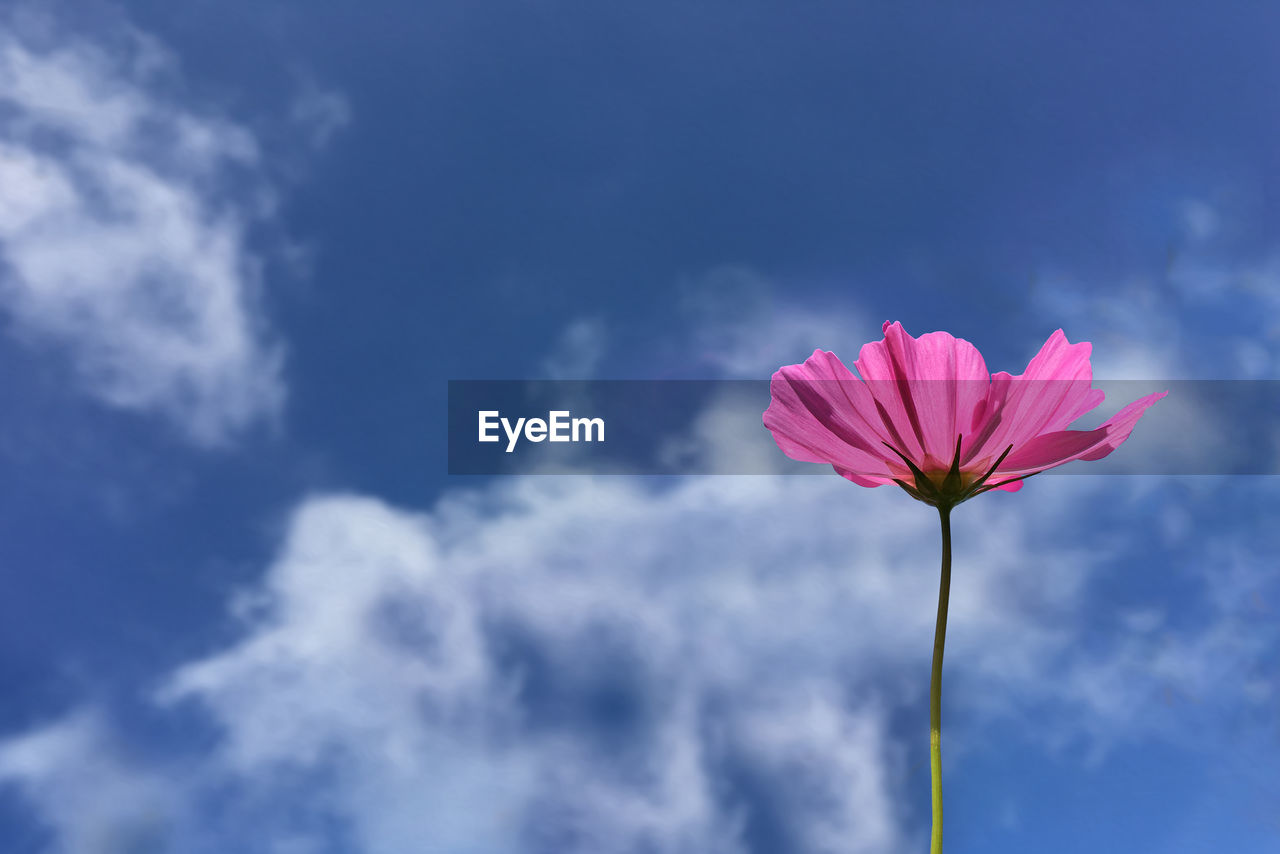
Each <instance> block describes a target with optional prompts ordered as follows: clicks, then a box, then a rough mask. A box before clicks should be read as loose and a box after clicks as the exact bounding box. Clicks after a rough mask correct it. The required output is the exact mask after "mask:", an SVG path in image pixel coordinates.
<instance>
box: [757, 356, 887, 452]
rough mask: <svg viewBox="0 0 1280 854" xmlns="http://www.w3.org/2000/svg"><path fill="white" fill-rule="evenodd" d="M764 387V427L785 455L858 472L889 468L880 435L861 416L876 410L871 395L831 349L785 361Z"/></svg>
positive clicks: (874, 426)
mask: <svg viewBox="0 0 1280 854" xmlns="http://www.w3.org/2000/svg"><path fill="white" fill-rule="evenodd" d="M769 389H770V393H771V396H772V400H771V401H770V403H769V408H768V409H766V410H765V413H764V418H763V420H764V425H765V427H767V428H769V431H770V432H771V433H772V434H773V439H774V441H775V442H776V443H777V444H778V447H779V448H780V449H781V450H782V452H783V453H784V454H786V455H787V456H789V457H791V458H792V459H795V460H800V461H802V462H812V463H828V464H831V465H833V466H835V467H836V468H837V470H841V469H843V470H845V471H848V472H852V473H854V474H857V475H877V476H882V477H883V476H884V475H885V474H886V473H887V472H888V471H889V469H888V467H887V466H886V465H885V459H886V455H888V454H889V451H888V449H887V448H885V447H884V444H883V442H884V441H885V437H884V435H883V434H882V433H880V432H879V431H878V429H877V428H878V425H875V424H872V423H869V422H868V421H867V420H866V418H865V414H866V413H868V412H872V413H874V411H875V410H874V405H873V403H872V401H871V398H870V395H869V393H868V392H867V390H866V388H865V387H864V386H863V384H862V383H861V382H860V381H859V380H858V379H857V378H856V377H855V376H854V375H853V374H852V373H851V372H850V371H849V369H848V368H846V367H845V366H844V364H843V363H841V362H840V360H839V359H838V358H836V356H835V354H834V353H824V352H823V351H821V350H815V351H814V353H813V355H812V356H810V357H809V358H808V359H806V360H805V362H804V363H803V364H800V365H787V366H786V367H784V368H782V369H780V370H779V371H777V372H776V373H775V374H774V375H773V379H772V381H771V382H770V385H769ZM841 473H842V474H844V471H842V472H841ZM845 476H848V475H845Z"/></svg>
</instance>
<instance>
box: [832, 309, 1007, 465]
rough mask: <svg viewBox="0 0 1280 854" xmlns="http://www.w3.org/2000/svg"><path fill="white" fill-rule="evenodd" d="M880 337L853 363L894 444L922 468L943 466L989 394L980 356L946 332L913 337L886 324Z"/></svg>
mask: <svg viewBox="0 0 1280 854" xmlns="http://www.w3.org/2000/svg"><path fill="white" fill-rule="evenodd" d="M884 336H885V337H884V340H883V341H874V342H872V343H870V344H866V345H864V346H863V348H862V350H861V351H860V352H859V353H858V360H857V361H856V362H854V367H856V368H857V369H858V373H859V374H860V375H861V376H862V378H863V380H865V381H866V383H867V387H868V389H869V391H870V393H871V395H872V397H873V398H874V399H875V402H876V403H877V404H879V406H878V407H877V409H878V411H879V412H880V414H881V418H882V420H883V421H884V423H885V429H886V430H887V431H889V432H890V433H891V434H892V436H893V438H892V440H891V441H892V442H893V443H894V444H895V447H897V448H898V449H899V450H901V451H902V452H903V453H904V454H906V455H907V456H909V457H912V458H913V459H915V460H917V461H918V462H919V464H920V465H922V466H930V467H932V466H938V465H942V466H945V465H947V464H948V463H950V461H951V457H952V455H953V454H954V452H955V444H956V437H957V436H958V435H960V434H962V433H964V432H965V431H966V429H967V427H966V425H967V424H969V423H970V422H972V420H973V418H974V414H975V412H977V411H978V410H980V408H981V407H982V406H983V404H984V402H985V400H986V397H987V394H988V387H989V384H990V376H989V375H988V373H987V366H986V363H985V362H984V361H983V358H982V354H981V353H979V352H978V349H977V348H976V347H974V346H973V344H971V343H969V342H968V341H965V340H964V339H963V338H956V337H954V336H952V335H950V334H949V333H946V332H930V333H928V334H926V335H921V336H920V337H919V338H912V337H911V336H910V335H908V334H907V332H906V330H904V329H903V328H902V324H900V323H889V322H886V323H885V325H884Z"/></svg>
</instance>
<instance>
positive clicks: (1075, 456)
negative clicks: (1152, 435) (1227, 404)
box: [993, 391, 1168, 479]
mask: <svg viewBox="0 0 1280 854" xmlns="http://www.w3.org/2000/svg"><path fill="white" fill-rule="evenodd" d="M1167 394H1168V392H1167V391H1163V392H1157V393H1155V394H1149V395H1147V396H1146V397H1143V398H1141V399H1139V400H1135V401H1134V402H1133V403H1130V404H1129V405H1128V406H1126V407H1124V408H1123V409H1121V410H1120V411H1119V412H1117V413H1116V414H1115V415H1113V416H1112V417H1111V418H1109V419H1107V421H1106V423H1104V424H1103V425H1102V426H1101V427H1098V428H1097V429H1096V430H1061V431H1056V432H1053V433H1044V434H1042V435H1040V436H1037V437H1035V438H1034V439H1032V440H1031V441H1029V442H1027V443H1026V444H1025V445H1021V446H1019V447H1016V448H1015V449H1014V451H1013V453H1011V454H1010V455H1009V456H1008V457H1007V458H1006V459H1005V461H1004V462H1003V463H1001V464H1000V468H999V470H998V471H997V472H996V474H995V475H994V476H993V479H994V478H997V477H1009V476H1015V477H1016V476H1018V475H1022V474H1032V473H1034V472H1038V471H1044V470H1045V469H1050V468H1054V467H1055V466H1060V465H1062V464H1063V463H1069V462H1071V461H1072V460H1100V459H1102V458H1103V457H1105V456H1106V455H1107V454H1109V453H1111V452H1112V451H1114V450H1115V449H1116V448H1118V447H1120V445H1121V444H1122V443H1123V442H1124V441H1125V440H1126V439H1128V438H1129V434H1130V433H1132V432H1133V428H1134V425H1136V424H1137V423H1138V419H1139V418H1141V417H1142V414H1143V413H1144V412H1146V411H1147V409H1148V408H1149V407H1150V406H1151V405H1152V404H1154V403H1155V402H1156V401H1157V400H1160V399H1161V398H1163V397H1165V396H1166V395H1167Z"/></svg>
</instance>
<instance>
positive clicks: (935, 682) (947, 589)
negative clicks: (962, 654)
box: [929, 504, 951, 854]
mask: <svg viewBox="0 0 1280 854" xmlns="http://www.w3.org/2000/svg"><path fill="white" fill-rule="evenodd" d="M938 517H939V518H940V519H941V520H942V580H941V581H940V582H939V583H938V623H937V625H936V626H935V627H934V630H933V672H932V674H931V675H930V678H929V775H930V778H931V780H932V783H933V789H932V794H933V834H932V835H931V837H930V841H929V854H942V649H943V647H944V646H945V645H946V643H947V603H948V600H950V598H951V507H950V506H949V505H946V504H940V505H938Z"/></svg>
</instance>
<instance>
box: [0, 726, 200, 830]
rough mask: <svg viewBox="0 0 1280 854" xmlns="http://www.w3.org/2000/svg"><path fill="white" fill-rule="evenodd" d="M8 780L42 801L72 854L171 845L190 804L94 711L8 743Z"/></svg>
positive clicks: (3, 767)
mask: <svg viewBox="0 0 1280 854" xmlns="http://www.w3.org/2000/svg"><path fill="white" fill-rule="evenodd" d="M0 783H16V784H17V785H18V786H19V787H20V788H21V790H22V792H23V794H24V795H25V796H26V797H27V798H28V799H30V800H31V801H34V802H36V803H39V804H40V807H41V812H42V814H43V815H42V817H43V818H44V820H45V821H46V822H47V823H48V824H49V825H50V826H51V827H53V828H55V829H56V831H57V847H56V848H55V850H56V851H57V852H67V854H83V852H90V851H95V852H96V851H101V852H116V851H139V850H161V849H165V848H167V846H168V845H169V844H171V843H172V842H173V839H174V837H173V833H174V830H175V828H176V826H177V825H178V823H179V820H180V814H181V811H182V809H183V804H182V802H181V800H180V798H179V793H178V792H177V791H176V790H175V789H174V787H173V786H172V785H170V784H169V783H168V782H167V781H166V780H165V779H164V778H163V776H162V775H160V774H157V773H155V772H154V771H152V770H149V769H146V768H144V767H143V766H142V765H141V764H140V763H137V762H132V761H130V760H128V759H127V758H126V757H124V756H121V755H120V753H119V751H118V750H117V749H116V747H115V745H113V744H112V739H111V735H110V733H109V731H108V730H107V729H106V727H105V726H104V723H103V721H102V720H101V719H100V717H99V716H98V715H96V714H94V713H92V712H87V711H86V712H81V713H77V714H74V715H72V716H70V717H68V718H66V719H65V720H63V721H61V722H59V723H56V724H54V725H52V726H49V727H47V728H45V729H42V730H39V731H36V732H34V733H32V734H30V735H26V736H23V737H19V738H14V739H11V740H9V741H7V742H4V743H3V744H0Z"/></svg>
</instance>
